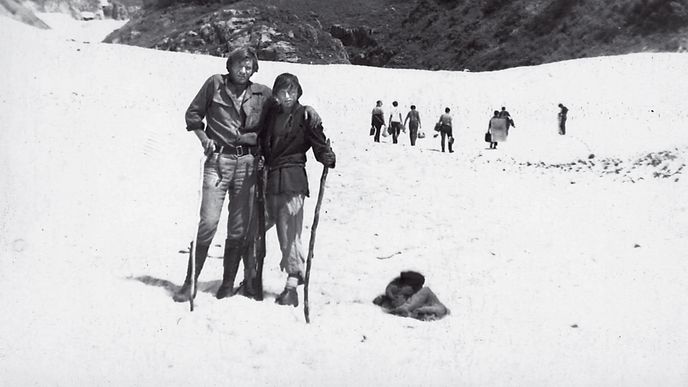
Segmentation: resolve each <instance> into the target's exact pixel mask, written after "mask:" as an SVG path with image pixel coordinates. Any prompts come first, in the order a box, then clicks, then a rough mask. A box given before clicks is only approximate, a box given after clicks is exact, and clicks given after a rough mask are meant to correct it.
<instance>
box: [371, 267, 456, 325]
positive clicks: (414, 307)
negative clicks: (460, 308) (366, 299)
mask: <svg viewBox="0 0 688 387" xmlns="http://www.w3.org/2000/svg"><path fill="white" fill-rule="evenodd" d="M424 283H425V277H423V275H422V274H420V273H418V272H415V271H402V272H401V274H400V275H399V277H397V278H395V279H393V280H392V282H390V283H389V285H387V288H386V289H385V294H381V295H379V296H377V297H376V298H375V300H373V303H374V304H375V305H379V306H380V307H382V308H383V309H385V311H386V312H388V313H391V314H395V315H398V316H403V317H412V318H415V319H418V320H423V321H432V320H439V319H441V318H442V317H444V316H446V315H448V314H449V313H450V312H449V309H447V307H446V306H444V304H442V302H440V300H439V299H438V298H437V296H436V295H435V293H433V291H432V290H430V288H429V287H424V286H423V284H424Z"/></svg>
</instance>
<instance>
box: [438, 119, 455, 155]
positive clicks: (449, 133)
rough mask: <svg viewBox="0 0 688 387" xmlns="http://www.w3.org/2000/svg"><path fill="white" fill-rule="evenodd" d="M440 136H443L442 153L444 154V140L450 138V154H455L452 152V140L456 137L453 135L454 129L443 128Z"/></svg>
mask: <svg viewBox="0 0 688 387" xmlns="http://www.w3.org/2000/svg"><path fill="white" fill-rule="evenodd" d="M440 134H441V135H442V142H441V144H442V152H444V140H445V138H446V137H449V141H448V142H449V152H453V150H452V141H451V139H452V138H453V137H454V136H453V135H452V128H451V127H449V126H444V125H443V126H442V129H440Z"/></svg>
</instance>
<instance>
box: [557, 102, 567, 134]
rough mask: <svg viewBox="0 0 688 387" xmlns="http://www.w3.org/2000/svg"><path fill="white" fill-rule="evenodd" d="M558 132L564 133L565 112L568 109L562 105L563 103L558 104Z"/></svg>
mask: <svg viewBox="0 0 688 387" xmlns="http://www.w3.org/2000/svg"><path fill="white" fill-rule="evenodd" d="M559 109H561V110H559V134H561V135H562V136H563V135H565V134H566V113H568V112H569V109H568V108H567V107H566V106H564V104H561V103H560V104H559Z"/></svg>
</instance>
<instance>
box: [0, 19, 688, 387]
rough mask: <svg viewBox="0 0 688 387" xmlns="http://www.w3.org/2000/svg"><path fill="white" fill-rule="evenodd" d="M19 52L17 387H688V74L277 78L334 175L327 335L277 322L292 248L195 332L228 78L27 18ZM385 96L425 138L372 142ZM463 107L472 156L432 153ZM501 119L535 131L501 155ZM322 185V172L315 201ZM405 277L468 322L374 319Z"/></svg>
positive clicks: (5, 64)
mask: <svg viewBox="0 0 688 387" xmlns="http://www.w3.org/2000/svg"><path fill="white" fill-rule="evenodd" d="M0 49H1V50H2V52H3V58H4V60H2V61H1V62H0V72H1V73H2V75H3V76H2V77H0V118H1V119H2V129H1V130H0V166H2V171H1V172H0V206H1V207H0V284H2V290H1V291H0V303H1V305H2V310H3V313H2V314H0V364H1V369H2V371H1V374H2V377H0V385H3V386H22V385H33V384H37V385H48V384H54V385H113V386H124V385H126V386H133V385H172V386H174V385H189V384H190V383H193V384H194V385H199V386H201V385H208V386H210V385H247V386H248V385H281V386H291V385H304V386H349V385H361V386H364V385H380V386H387V385H390V386H391V385H396V386H399V385H401V386H407V385H408V386H417V385H424V386H447V385H466V386H476V385H480V386H484V385H485V386H500V385H501V386H503V385H521V386H552V385H557V386H568V385H571V386H574V385H575V386H580V385H598V386H606V385H624V386H630V385H638V386H644V385H662V386H684V385H686V384H687V383H688V345H687V344H688V333H687V331H686V329H685V327H686V325H688V308H686V307H685V295H686V293H687V292H688V259H687V258H688V256H687V253H686V251H688V235H687V234H686V233H687V231H686V230H688V213H687V207H688V205H687V204H686V201H685V198H686V194H687V193H688V185H687V184H688V179H686V178H685V164H686V161H687V157H686V152H687V150H688V134H686V130H685V123H686V122H687V121H688V113H687V111H686V109H684V106H683V105H684V101H686V100H687V99H688V80H686V77H685V69H686V68H688V55H685V54H638V55H629V56H621V57H604V58H593V59H584V60H576V61H568V62H562V63H555V64H549V65H543V66H537V67H529V68H514V69H510V70H505V71H499V72H492V73H464V72H460V73H457V72H429V71H418V70H388V69H378V68H368V67H356V66H307V65H293V64H285V63H270V62H262V63H261V64H260V66H261V67H260V71H259V72H258V73H257V74H256V75H255V76H254V80H255V81H257V82H261V83H265V84H267V85H269V86H271V85H272V81H273V79H274V78H275V76H276V75H278V74H279V73H281V72H284V71H289V72H292V73H294V74H296V75H298V76H299V78H300V79H301V81H302V83H303V86H304V90H305V94H304V97H303V98H302V101H303V102H304V103H307V104H311V105H313V106H314V107H315V108H316V109H317V110H318V111H319V112H320V113H321V115H322V117H323V120H324V123H325V127H326V132H327V134H328V135H329V136H330V137H331V139H332V145H333V148H334V150H335V152H336V153H337V157H338V162H337V168H336V169H334V170H332V171H331V172H330V174H329V177H328V182H327V190H326V194H325V201H324V203H323V208H322V211H323V212H322V214H321V219H320V222H321V223H320V226H319V228H318V240H317V244H316V250H315V259H314V262H313V271H312V282H311V289H312V290H311V291H312V293H311V319H312V323H311V324H310V325H306V324H305V323H304V319H303V312H302V310H301V308H298V309H293V308H289V307H278V306H276V305H275V304H274V303H273V299H274V297H275V295H276V294H278V293H279V292H280V291H281V288H282V286H283V281H284V275H283V273H280V272H279V269H278V261H279V252H278V250H279V248H278V245H277V239H276V237H275V235H273V234H272V233H271V234H270V235H269V239H268V250H269V251H268V257H267V260H266V272H265V287H266V292H267V294H266V300H265V301H264V302H262V303H260V302H255V301H251V300H248V299H245V298H242V297H233V298H230V299H226V300H222V301H218V300H216V299H215V298H214V292H215V290H216V288H217V286H219V280H220V278H221V270H222V269H221V265H222V264H221V260H220V259H211V260H210V261H209V262H208V264H207V265H206V268H205V269H204V272H203V274H202V275H201V278H200V290H201V291H200V292H199V296H198V298H197V303H196V304H197V306H196V310H195V311H194V312H193V313H190V312H189V310H188V304H177V303H174V302H173V301H172V299H171V297H170V294H171V292H173V291H174V290H175V289H177V287H178V286H179V285H180V284H181V282H182V280H183V275H184V273H185V265H186V256H185V255H184V254H180V253H179V251H180V250H183V249H184V248H185V247H186V245H187V244H188V241H189V239H190V238H191V236H192V233H193V232H194V231H195V223H196V221H197V214H195V209H196V200H197V189H198V163H199V159H200V147H199V145H198V143H197V140H196V139H195V137H194V136H193V135H191V134H189V133H187V132H186V131H185V129H184V127H185V124H184V120H183V114H184V111H185V109H186V107H187V106H188V104H189V102H190V101H191V98H192V97H193V96H194V95H195V93H196V92H197V90H198V88H200V86H201V84H202V83H203V81H204V80H205V79H206V78H207V77H208V76H209V75H211V74H213V73H218V72H223V70H224V61H223V60H222V59H218V58H213V57H201V56H193V55H189V54H183V53H170V52H159V51H152V50H145V49H141V48H136V47H128V46H117V45H105V44H99V43H83V42H82V41H81V40H78V39H76V40H70V39H68V38H66V37H65V35H61V34H59V33H56V32H55V31H41V30H38V29H32V28H30V27H27V26H24V25H21V24H19V23H17V22H14V21H12V20H9V19H0ZM377 99H382V100H383V101H384V102H385V106H384V107H385V108H389V107H390V106H391V102H392V100H398V101H399V103H400V106H402V107H403V108H404V109H406V108H407V107H408V106H409V105H410V104H415V105H417V106H418V109H419V111H420V114H421V118H422V120H423V122H424V124H425V125H424V127H423V129H424V130H425V131H426V133H428V136H427V137H426V138H425V139H422V140H419V141H418V146H417V147H415V148H412V147H410V146H409V142H408V139H407V138H406V137H404V136H403V135H402V139H401V142H400V144H399V145H393V144H391V141H390V140H389V139H388V138H386V139H383V142H382V143H379V144H375V143H373V142H372V138H371V137H369V136H368V127H369V122H370V116H369V114H370V110H371V109H372V107H373V106H374V103H375V101H376V100H377ZM559 102H562V103H564V104H565V105H567V106H568V107H569V108H570V111H569V121H568V134H567V135H566V136H559V135H557V134H556V133H557V127H556V116H557V111H558V109H557V103H559ZM447 106H448V107H450V108H451V109H452V112H453V113H454V117H455V121H456V122H457V124H455V125H456V126H457V128H456V129H455V130H454V133H455V136H456V138H457V142H456V149H457V151H456V153H453V154H449V153H441V152H439V151H438V149H439V139H434V138H432V135H431V132H432V126H433V123H434V121H435V120H437V118H438V117H439V115H440V113H441V112H442V111H443V110H444V107H447ZM501 106H506V107H507V108H508V110H509V111H510V112H511V114H512V116H513V118H514V120H515V121H516V125H517V127H516V128H515V129H512V131H511V135H510V137H509V140H508V141H507V142H506V143H503V144H500V146H499V149H498V150H496V151H493V150H488V149H486V148H487V147H486V144H485V143H483V142H482V136H483V133H484V131H485V129H486V127H487V122H488V119H489V117H490V115H491V112H492V110H495V109H498V108H500V107H501ZM591 155H594V156H591ZM320 170H321V167H320V166H319V165H318V164H317V162H315V161H313V159H312V157H311V161H310V162H309V164H308V172H309V176H310V178H311V187H312V190H313V191H315V189H316V187H317V179H318V177H319V174H320ZM314 202H315V198H314V197H312V198H310V199H309V200H307V204H306V223H307V224H310V220H311V219H312V211H313V206H314ZM308 235H309V230H308V229H306V230H305V231H304V238H308ZM223 240H224V234H223V233H222V227H220V232H218V235H217V236H216V242H218V243H222V241H223ZM219 254H221V247H220V246H214V247H213V250H212V251H211V255H215V256H217V255H219ZM406 269H416V270H419V271H421V272H422V273H424V274H425V276H426V278H427V285H429V286H430V287H431V288H432V289H433V290H434V291H435V292H436V293H437V295H438V296H439V297H440V299H441V300H442V301H443V302H444V303H445V304H446V305H447V306H448V307H449V308H450V309H451V310H452V314H451V315H450V316H449V317H447V318H445V319H444V320H441V321H438V322H432V323H424V322H420V321H415V320H411V319H402V318H399V317H394V316H390V315H386V314H384V313H382V312H381V311H380V310H379V309H378V308H377V307H375V306H374V305H372V303H371V300H372V299H373V298H374V297H375V296H376V295H377V294H379V293H381V292H382V291H383V289H384V287H385V285H386V283H387V282H388V281H389V280H391V279H392V278H393V277H394V276H396V275H397V274H398V273H399V271H401V270H406ZM300 292H301V293H302V290H300Z"/></svg>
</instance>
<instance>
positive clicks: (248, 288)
mask: <svg viewBox="0 0 688 387" xmlns="http://www.w3.org/2000/svg"><path fill="white" fill-rule="evenodd" d="M245 251H246V253H245V254H243V255H242V257H241V258H242V260H243V262H244V282H243V287H242V289H243V295H244V296H246V297H249V298H253V299H256V300H258V299H260V297H258V294H257V285H256V278H257V276H258V274H257V262H256V250H255V245H254V244H250V245H249V246H248V248H247V249H246V250H245Z"/></svg>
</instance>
